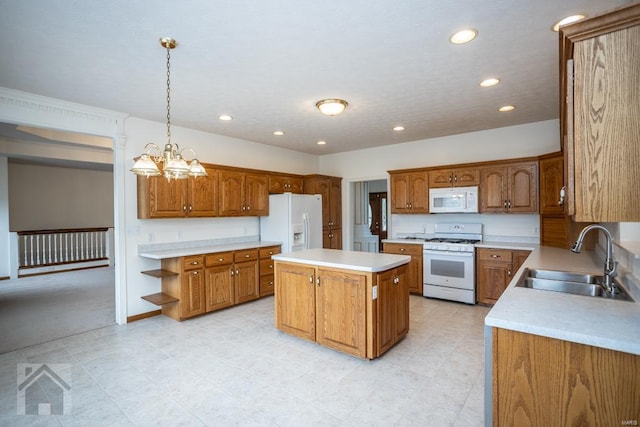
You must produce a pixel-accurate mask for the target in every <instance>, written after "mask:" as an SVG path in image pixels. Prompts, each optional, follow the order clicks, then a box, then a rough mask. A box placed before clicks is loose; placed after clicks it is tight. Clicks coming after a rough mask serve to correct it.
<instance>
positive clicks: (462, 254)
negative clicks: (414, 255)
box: [422, 249, 474, 258]
mask: <svg viewBox="0 0 640 427" xmlns="http://www.w3.org/2000/svg"><path fill="white" fill-rule="evenodd" d="M422 254H423V255H447V256H451V255H455V256H459V257H461V258H462V257H464V258H472V257H473V255H474V253H473V252H457V251H433V250H430V249H425V250H423V251H422Z"/></svg>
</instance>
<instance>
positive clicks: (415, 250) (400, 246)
mask: <svg viewBox="0 0 640 427" xmlns="http://www.w3.org/2000/svg"><path fill="white" fill-rule="evenodd" d="M422 246H423V245H422V244H413V243H384V246H383V248H382V249H383V252H384V253H387V254H398V255H410V256H411V262H410V263H409V264H407V268H408V271H407V282H408V284H409V292H410V293H412V294H416V295H422V284H423V283H422V274H423V264H422V259H423V257H422Z"/></svg>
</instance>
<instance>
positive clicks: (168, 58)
mask: <svg viewBox="0 0 640 427" xmlns="http://www.w3.org/2000/svg"><path fill="white" fill-rule="evenodd" d="M170 69H171V47H170V46H169V45H168V44H167V144H171V70H170Z"/></svg>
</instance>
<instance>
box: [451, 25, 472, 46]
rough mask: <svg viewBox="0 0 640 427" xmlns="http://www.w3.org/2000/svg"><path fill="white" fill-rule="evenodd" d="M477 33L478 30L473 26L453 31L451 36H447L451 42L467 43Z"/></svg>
mask: <svg viewBox="0 0 640 427" xmlns="http://www.w3.org/2000/svg"><path fill="white" fill-rule="evenodd" d="M477 35H478V30H476V29H474V28H466V29H464V30H460V31H458V32H457V33H454V34H453V35H452V36H451V37H449V41H450V42H451V43H453V44H463V43H469V42H470V41H471V40H473V39H475V38H476V36H477Z"/></svg>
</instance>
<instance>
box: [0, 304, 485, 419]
mask: <svg viewBox="0 0 640 427" xmlns="http://www.w3.org/2000/svg"><path fill="white" fill-rule="evenodd" d="M410 310H411V311H410V320H411V325H410V331H409V335H408V336H407V337H405V339H403V340H402V341H401V342H400V343H398V344H397V345H396V346H395V347H394V348H392V349H391V350H390V351H389V352H387V353H386V354H385V355H383V356H382V357H381V358H379V359H375V360H373V361H365V360H360V359H357V358H354V357H352V356H348V355H345V354H342V353H339V352H336V351H334V350H330V349H326V348H323V347H320V346H319V345H317V344H314V343H310V342H307V341H304V340H301V339H299V338H296V337H292V336H289V335H286V334H284V333H282V332H280V331H278V330H276V329H275V327H274V321H273V298H272V297H271V298H266V299H262V300H259V301H254V302H251V303H248V304H244V305H241V306H236V307H233V308H230V309H227V310H224V311H221V312H217V313H212V314H209V315H205V316H201V317H198V318H195V319H191V320H188V321H184V322H175V321H173V320H171V319H169V318H166V317H164V316H157V317H153V318H150V319H145V320H141V321H138V322H134V323H131V324H128V325H122V326H118V325H115V326H109V327H106V328H102V329H98V330H94V331H91V332H86V333H83V334H80V335H75V336H72V337H68V338H64V339H60V340H56V341H52V342H49V343H46V344H42V345H38V346H34V347H29V348H26V349H22V350H18V351H14V352H11V353H6V354H3V355H0V425H3V426H4V425H6V426H8V425H11V426H21V425H34V426H40V425H43V426H48V425H52V426H60V425H62V426H127V425H140V426H152V425H166V426H202V425H209V426H227V425H241V426H244V425H255V426H453V425H455V426H481V425H483V390H484V383H483V381H484V380H483V320H484V317H485V316H486V314H487V313H488V311H489V309H488V308H486V307H481V306H467V305H464V304H458V303H453V302H445V301H437V300H429V299H425V298H422V297H420V296H412V297H411V306H410ZM18 363H46V364H55V363H64V364H69V365H70V367H71V389H70V391H69V393H70V396H71V398H72V400H71V402H72V406H71V414H65V415H40V416H38V415H17V407H18V404H17V391H16V390H17V383H18V381H17V376H16V375H17V369H18V368H17V364H18ZM45 393H46V391H45ZM29 398H30V397H29Z"/></svg>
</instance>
